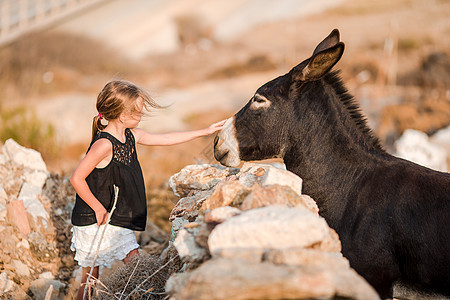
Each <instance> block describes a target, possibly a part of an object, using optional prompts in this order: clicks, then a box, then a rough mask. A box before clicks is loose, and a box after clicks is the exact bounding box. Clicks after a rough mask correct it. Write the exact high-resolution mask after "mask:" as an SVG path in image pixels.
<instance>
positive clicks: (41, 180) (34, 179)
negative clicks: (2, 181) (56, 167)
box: [23, 170, 48, 190]
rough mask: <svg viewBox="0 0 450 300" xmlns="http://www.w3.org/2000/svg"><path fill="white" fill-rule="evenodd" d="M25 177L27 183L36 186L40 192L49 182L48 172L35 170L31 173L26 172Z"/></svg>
mask: <svg viewBox="0 0 450 300" xmlns="http://www.w3.org/2000/svg"><path fill="white" fill-rule="evenodd" d="M23 177H24V179H25V182H26V183H28V184H31V185H33V186H36V187H38V188H39V189H40V190H42V188H43V187H44V184H45V182H46V181H47V178H48V174H47V172H43V171H38V170H33V171H30V172H25V173H24V174H23Z"/></svg>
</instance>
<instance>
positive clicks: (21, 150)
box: [2, 139, 47, 173]
mask: <svg viewBox="0 0 450 300" xmlns="http://www.w3.org/2000/svg"><path fill="white" fill-rule="evenodd" d="M2 151H3V153H4V154H5V155H6V157H7V158H8V159H9V160H11V161H13V162H14V163H16V164H17V165H21V166H24V167H25V168H29V169H32V170H38V171H43V172H45V173H47V166H46V165H45V162H44V160H43V159H42V156H41V154H40V153H39V152H37V151H36V150H33V149H27V148H25V147H23V146H21V145H19V144H17V143H16V142H15V141H14V140H13V139H8V140H7V141H6V142H5V144H4V145H3V148H2Z"/></svg>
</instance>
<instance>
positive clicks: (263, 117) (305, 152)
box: [214, 29, 450, 298]
mask: <svg viewBox="0 0 450 300" xmlns="http://www.w3.org/2000/svg"><path fill="white" fill-rule="evenodd" d="M343 52H344V44H343V43H342V42H340V41H339V31H338V30H336V29H335V30H333V31H332V32H331V34H330V35H329V36H328V37H326V38H325V39H324V40H323V41H322V42H321V43H320V44H319V45H318V46H317V47H316V49H315V50H314V53H313V55H312V56H311V57H310V58H308V59H306V60H305V61H303V62H302V63H300V64H299V65H297V66H296V67H294V68H293V69H292V70H291V71H290V72H289V73H287V74H285V75H283V76H280V77H278V78H276V79H274V80H272V81H270V82H268V83H266V84H264V85H263V86H261V87H260V88H259V89H258V90H257V91H256V93H255V95H254V96H253V97H252V98H251V99H250V101H249V102H248V103H247V104H246V105H245V106H244V107H243V108H242V109H241V110H240V111H239V112H238V113H237V114H236V115H235V116H233V117H232V118H230V119H229V120H228V121H227V123H226V125H225V127H224V129H223V130H222V131H221V132H220V134H219V135H218V137H217V138H216V140H215V142H214V155H215V157H216V159H217V160H218V161H220V162H221V163H222V164H224V165H228V166H236V165H238V164H239V163H240V161H241V160H244V161H248V160H260V159H267V158H273V157H280V158H283V160H284V162H285V164H286V167H287V169H288V170H290V171H292V172H294V173H295V174H297V175H299V176H300V177H301V178H303V191H304V193H305V194H309V195H311V196H312V197H313V198H314V199H315V200H316V201H317V205H318V206H319V209H320V215H321V216H323V217H324V218H325V219H326V220H327V222H328V224H329V225H330V226H331V227H332V228H334V229H335V230H336V231H337V233H338V234H339V237H340V239H341V242H342V252H343V254H344V256H345V257H347V258H348V259H349V261H350V264H351V266H352V267H353V268H354V269H355V270H356V271H357V272H358V273H359V274H361V275H362V276H363V277H364V278H366V280H367V281H368V282H369V283H370V284H372V285H373V286H374V287H375V289H376V290H377V291H378V293H379V294H380V296H381V297H383V298H385V297H392V286H393V284H394V283H396V282H401V283H403V284H406V285H409V286H410V287H413V288H416V289H419V290H422V291H431V292H438V293H442V294H445V295H450V174H449V173H441V172H437V171H433V170H431V169H428V168H425V167H422V166H419V165H417V164H414V163H412V162H409V161H406V160H402V159H400V158H397V157H393V156H391V155H389V154H388V153H387V152H386V151H384V150H383V148H382V146H381V145H380V143H379V141H378V139H377V138H376V137H375V136H374V135H373V133H372V131H371V130H370V129H369V128H368V127H367V124H366V121H365V119H364V117H363V116H362V114H361V112H360V109H359V107H358V104H357V103H356V102H355V100H354V99H353V97H352V96H351V95H350V94H349V93H348V92H347V90H346V88H345V87H344V85H343V82H342V81H341V79H340V77H339V75H338V73H337V72H335V71H334V72H332V71H331V69H332V67H333V66H334V65H335V64H336V63H337V62H338V61H339V59H340V58H341V56H342V54H343Z"/></svg>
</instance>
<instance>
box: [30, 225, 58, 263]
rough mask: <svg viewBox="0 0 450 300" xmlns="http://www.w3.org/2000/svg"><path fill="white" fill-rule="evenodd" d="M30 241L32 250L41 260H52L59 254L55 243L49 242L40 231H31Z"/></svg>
mask: <svg viewBox="0 0 450 300" xmlns="http://www.w3.org/2000/svg"><path fill="white" fill-rule="evenodd" d="M28 242H29V243H30V249H31V252H32V253H33V254H34V255H35V256H36V258H37V259H38V260H39V261H42V262H50V261H51V260H52V259H53V258H54V257H55V256H56V255H57V254H58V253H57V251H56V247H55V245H53V244H52V243H48V242H47V240H46V239H45V237H44V236H43V235H42V234H41V233H39V232H31V233H30V234H29V235H28Z"/></svg>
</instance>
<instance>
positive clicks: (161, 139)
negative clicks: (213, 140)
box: [133, 120, 226, 146]
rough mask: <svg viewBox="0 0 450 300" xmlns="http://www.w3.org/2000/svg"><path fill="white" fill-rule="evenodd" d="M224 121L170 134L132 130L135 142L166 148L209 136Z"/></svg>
mask: <svg viewBox="0 0 450 300" xmlns="http://www.w3.org/2000/svg"><path fill="white" fill-rule="evenodd" d="M225 121H226V120H223V121H220V122H217V123H214V124H212V125H211V126H209V127H207V128H204V129H199V130H192V131H183V132H171V133H160V134H157V133H148V132H146V131H144V130H142V129H139V128H135V129H133V132H134V136H135V138H136V142H137V143H138V144H141V145H146V146H168V145H175V144H180V143H184V142H188V141H190V140H193V139H195V138H198V137H201V136H206V135H211V134H213V133H214V132H216V131H219V130H221V129H222V127H223V124H224V123H225Z"/></svg>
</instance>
